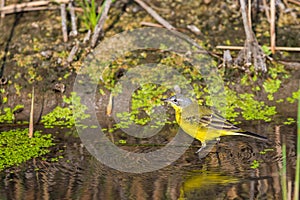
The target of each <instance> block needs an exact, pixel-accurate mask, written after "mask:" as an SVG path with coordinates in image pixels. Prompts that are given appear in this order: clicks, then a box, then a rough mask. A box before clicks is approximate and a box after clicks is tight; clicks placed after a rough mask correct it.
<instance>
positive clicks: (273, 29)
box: [270, 0, 276, 54]
mask: <svg viewBox="0 0 300 200" xmlns="http://www.w3.org/2000/svg"><path fill="white" fill-rule="evenodd" d="M270 5H271V6H270V7H271V20H270V23H271V26H270V35H271V41H270V43H271V51H272V54H274V53H275V47H276V33H275V12H276V10H275V0H271V2H270Z"/></svg>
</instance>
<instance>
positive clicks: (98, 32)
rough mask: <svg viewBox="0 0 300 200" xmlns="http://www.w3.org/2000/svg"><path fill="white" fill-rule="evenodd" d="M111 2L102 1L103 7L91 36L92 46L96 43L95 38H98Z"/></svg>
mask: <svg viewBox="0 0 300 200" xmlns="http://www.w3.org/2000/svg"><path fill="white" fill-rule="evenodd" d="M111 3H112V0H105V2H104V8H103V11H102V14H101V17H100V20H99V21H98V23H97V25H96V27H95V31H94V34H93V37H92V42H91V46H92V47H95V46H96V44H97V40H98V38H99V35H100V32H101V31H102V28H103V25H104V23H105V20H106V18H107V14H108V11H109V8H110V5H111Z"/></svg>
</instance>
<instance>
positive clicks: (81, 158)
mask: <svg viewBox="0 0 300 200" xmlns="http://www.w3.org/2000/svg"><path fill="white" fill-rule="evenodd" d="M243 127H244V128H247V127H245V126H243ZM249 129H250V130H251V131H256V132H257V131H260V133H264V135H266V136H268V137H269V139H270V140H271V141H272V142H270V143H268V144H266V143H264V142H260V141H257V140H254V139H252V138H244V137H227V138H223V139H221V142H220V143H219V144H218V145H217V146H216V147H214V148H213V149H212V152H211V153H210V154H208V155H207V156H206V157H205V158H202V159H199V158H198V156H197V155H196V154H195V151H196V150H197V148H198V146H199V144H200V143H198V142H197V141H195V142H193V144H192V146H191V147H190V148H189V149H188V150H187V151H186V152H185V153H184V154H183V155H182V156H181V157H180V158H179V159H178V160H177V161H175V162H174V163H172V164H170V165H169V166H167V167H165V168H162V169H160V170H157V171H153V172H149V173H141V174H133V173H125V172H120V171H117V170H115V169H111V168H109V167H107V166H106V165H104V164H102V163H100V162H99V161H97V160H96V159H95V158H94V157H92V156H91V155H90V154H89V152H87V150H86V149H85V148H84V147H83V146H82V144H81V141H80V139H79V138H76V137H75V136H74V135H76V133H73V134H74V135H73V136H70V135H68V134H66V133H65V134H63V133H60V134H59V135H57V136H56V137H57V139H59V141H60V144H59V145H58V146H56V147H55V148H54V149H53V151H52V152H53V153H52V155H51V157H57V158H58V156H61V158H58V161H55V162H50V161H43V160H42V159H40V158H37V159H34V160H32V161H30V162H27V163H26V164H24V165H22V166H21V167H19V168H15V169H10V170H6V171H3V172H1V181H0V199H26V200H30V199H281V198H282V194H281V193H282V187H281V182H280V181H281V179H280V171H281V168H282V163H281V160H282V159H281V156H280V155H281V152H280V151H281V145H280V141H279V140H280V138H281V137H284V138H286V142H287V153H288V159H287V161H288V164H287V166H288V167H287V171H288V176H287V180H288V181H293V179H292V177H294V171H295V141H296V127H295V126H282V127H280V130H279V131H278V130H277V134H278V133H280V135H276V134H275V128H274V125H272V124H260V125H256V126H255V125H254V126H253V125H251V127H250V126H249V127H248V130H249ZM69 133H70V132H69ZM276 138H279V140H278V139H276ZM276 140H278V141H276ZM123 147H124V145H123ZM125 148H126V145H125ZM129 148H131V150H135V149H138V148H139V147H138V146H137V147H129ZM263 150H266V152H265V153H262V152H261V151H263ZM216 152H218V153H216ZM260 152H261V153H260ZM48 160H49V159H48ZM254 160H257V161H258V162H259V166H258V167H257V168H256V169H252V168H251V164H252V163H253V161H254ZM291 183H292V182H291Z"/></svg>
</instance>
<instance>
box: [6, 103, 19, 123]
mask: <svg viewBox="0 0 300 200" xmlns="http://www.w3.org/2000/svg"><path fill="white" fill-rule="evenodd" d="M21 108H24V106H23V105H19V104H18V105H16V106H15V107H14V108H13V109H11V108H4V109H3V111H0V123H7V124H11V123H13V121H14V120H15V115H14V112H15V111H17V110H19V109H21Z"/></svg>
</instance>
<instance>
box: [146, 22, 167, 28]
mask: <svg viewBox="0 0 300 200" xmlns="http://www.w3.org/2000/svg"><path fill="white" fill-rule="evenodd" d="M141 25H142V26H150V27H157V28H163V26H162V25H161V24H155V23H152V22H141Z"/></svg>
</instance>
